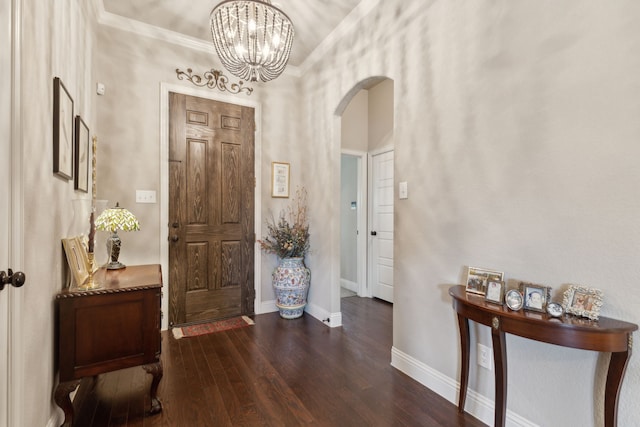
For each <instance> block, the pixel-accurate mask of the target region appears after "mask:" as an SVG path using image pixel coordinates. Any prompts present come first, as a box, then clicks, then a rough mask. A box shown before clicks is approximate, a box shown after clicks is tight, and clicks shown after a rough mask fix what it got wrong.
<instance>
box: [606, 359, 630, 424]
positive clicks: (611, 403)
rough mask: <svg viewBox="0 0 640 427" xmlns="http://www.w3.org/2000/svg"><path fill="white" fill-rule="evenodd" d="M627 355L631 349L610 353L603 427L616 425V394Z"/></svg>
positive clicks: (624, 368)
mask: <svg viewBox="0 0 640 427" xmlns="http://www.w3.org/2000/svg"><path fill="white" fill-rule="evenodd" d="M629 356H631V349H629V351H621V352H616V353H611V360H610V361H609V370H608V371H607V383H606V386H605V392H604V425H605V427H615V426H617V425H618V396H619V393H620V386H621V385H622V377H624V371H625V370H626V369H627V362H628V361H629Z"/></svg>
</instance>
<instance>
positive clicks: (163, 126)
mask: <svg viewBox="0 0 640 427" xmlns="http://www.w3.org/2000/svg"><path fill="white" fill-rule="evenodd" d="M169 92H174V93H179V94H183V95H189V96H197V97H200V98H206V99H211V100H213V101H220V102H227V103H230V104H236V105H242V106H244V107H253V108H254V109H255V123H256V131H255V140H254V141H255V147H254V150H255V165H254V167H255V169H254V171H255V176H256V187H255V196H254V197H255V199H254V214H253V215H254V219H255V222H254V232H255V233H256V236H259V235H260V230H261V225H262V218H261V215H260V212H261V211H262V205H261V203H262V197H261V192H260V189H261V188H262V185H261V176H262V172H261V171H262V168H261V166H262V157H261V153H262V133H261V128H262V126H261V123H262V112H261V104H260V103H259V102H255V101H252V100H246V99H243V98H239V97H236V96H233V95H226V94H221V93H217V92H212V91H211V90H210V89H199V88H194V87H185V86H180V85H177V84H172V83H165V82H161V83H160V264H161V266H162V283H164V285H165V286H170V284H169V281H168V273H169V227H168V224H169ZM261 259H262V258H261V251H260V248H259V246H258V243H257V242H256V243H255V247H254V262H253V269H254V270H253V272H254V284H253V285H254V289H255V295H256V296H255V301H254V310H255V313H256V314H260V313H265V312H268V311H273V310H271V308H270V307H268V306H267V307H266V308H265V307H262V295H261V285H260V277H261V272H260V265H261ZM168 295H169V292H168V291H167V290H165V292H163V296H162V304H161V305H162V312H163V313H165V315H164V316H162V329H163V330H165V329H167V328H168V327H169V316H168V313H169V299H168Z"/></svg>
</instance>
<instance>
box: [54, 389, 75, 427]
mask: <svg viewBox="0 0 640 427" xmlns="http://www.w3.org/2000/svg"><path fill="white" fill-rule="evenodd" d="M79 384H80V380H73V381H66V382H63V383H60V384H58V386H57V387H56V392H55V394H54V400H55V401H56V404H57V405H58V406H59V407H60V408H62V410H63V411H64V423H63V424H62V425H61V426H60V427H71V426H73V403H71V399H70V398H69V394H70V393H71V392H72V391H73V390H75V389H76V387H78V385H79Z"/></svg>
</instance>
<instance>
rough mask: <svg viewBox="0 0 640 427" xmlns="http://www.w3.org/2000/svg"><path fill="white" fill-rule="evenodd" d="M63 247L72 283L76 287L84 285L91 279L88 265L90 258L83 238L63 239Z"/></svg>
mask: <svg viewBox="0 0 640 427" xmlns="http://www.w3.org/2000/svg"><path fill="white" fill-rule="evenodd" d="M62 247H63V248H64V253H65V255H66V257H67V265H68V266H69V271H70V272H71V278H72V282H74V283H75V285H76V287H77V286H80V285H82V284H83V283H84V282H85V281H86V280H87V278H88V277H89V271H88V270H87V265H88V264H89V257H88V256H87V249H86V247H85V246H84V244H83V243H82V238H81V237H70V238H67V239H62Z"/></svg>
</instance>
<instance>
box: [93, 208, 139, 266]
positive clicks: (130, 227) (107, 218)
mask: <svg viewBox="0 0 640 427" xmlns="http://www.w3.org/2000/svg"><path fill="white" fill-rule="evenodd" d="M96 230H100V231H110V232H111V233H112V234H111V236H109V238H107V253H108V254H109V262H108V263H107V265H106V266H105V267H106V269H107V270H118V269H120V268H125V267H126V266H125V265H124V264H123V263H121V262H119V261H118V257H119V256H120V246H121V245H122V241H121V240H120V236H118V230H123V231H137V230H140V224H139V223H138V220H137V219H136V217H135V216H134V215H133V214H132V213H131V212H129V211H128V210H126V209H125V208H121V207H120V203H116V207H115V208H109V209H105V210H104V211H103V212H102V213H101V214H100V216H99V217H98V219H97V220H96Z"/></svg>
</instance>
